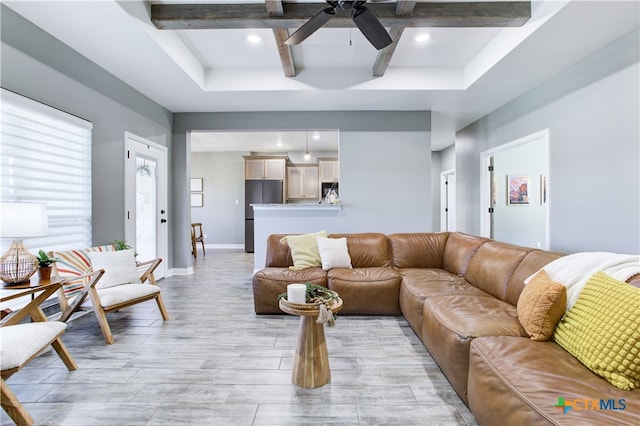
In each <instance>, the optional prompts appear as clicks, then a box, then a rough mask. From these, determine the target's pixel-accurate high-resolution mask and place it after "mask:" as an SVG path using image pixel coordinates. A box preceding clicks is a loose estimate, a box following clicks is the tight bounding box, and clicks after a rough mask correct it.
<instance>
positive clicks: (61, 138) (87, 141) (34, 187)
mask: <svg viewBox="0 0 640 426" xmlns="http://www.w3.org/2000/svg"><path fill="white" fill-rule="evenodd" d="M1 101H2V102H1V106H0V114H1V120H0V124H1V126H2V127H1V129H0V137H1V139H0V179H1V184H0V198H1V200H2V201H25V202H40V203H46V204H47V206H48V212H49V235H48V236H46V237H42V238H30V239H25V241H24V244H25V246H26V247H27V248H29V249H30V250H31V251H32V252H34V251H37V250H38V249H44V250H45V251H46V250H51V249H70V248H78V247H90V246H91V242H92V238H91V129H92V127H93V125H92V124H91V122H88V121H86V120H83V119H81V118H78V117H76V116H73V115H70V114H67V113H65V112H62V111H60V110H57V109H55V108H51V107H49V106H47V105H44V104H41V103H39V102H35V101H33V100H31V99H28V98H25V97H23V96H20V95H17V94H16V93H13V92H11V91H8V90H5V89H2V99H1ZM1 244H2V245H1V247H0V250H1V252H4V251H6V249H7V248H8V247H9V245H10V244H11V241H6V239H3V241H2V243H1Z"/></svg>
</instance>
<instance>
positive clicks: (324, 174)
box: [318, 158, 340, 182]
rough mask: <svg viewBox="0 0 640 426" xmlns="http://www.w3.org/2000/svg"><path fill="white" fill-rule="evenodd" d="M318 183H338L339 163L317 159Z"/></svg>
mask: <svg viewBox="0 0 640 426" xmlns="http://www.w3.org/2000/svg"><path fill="white" fill-rule="evenodd" d="M318 175H319V179H320V182H338V181H339V180H340V162H339V161H338V160H336V159H322V158H318Z"/></svg>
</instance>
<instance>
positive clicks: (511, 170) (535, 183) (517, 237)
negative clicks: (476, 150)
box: [480, 129, 550, 250]
mask: <svg viewBox="0 0 640 426" xmlns="http://www.w3.org/2000/svg"><path fill="white" fill-rule="evenodd" d="M481 161H482V165H481V176H480V179H481V186H480V187H481V194H480V208H481V210H480V212H481V222H480V223H481V235H482V236H484V237H488V238H492V239H495V240H498V241H503V242H508V243H512V244H517V245H521V246H525V247H536V248H541V249H545V250H548V249H549V246H550V242H549V201H550V198H549V196H550V191H549V182H550V176H549V130H548V129H545V130H542V131H540V132H536V133H534V134H531V135H529V136H525V137H523V138H520V139H517V140H514V141H512V142H509V143H507V144H504V145H501V146H499V147H496V148H494V149H491V150H488V151H484V152H483V153H482V154H481ZM516 192H517V193H516Z"/></svg>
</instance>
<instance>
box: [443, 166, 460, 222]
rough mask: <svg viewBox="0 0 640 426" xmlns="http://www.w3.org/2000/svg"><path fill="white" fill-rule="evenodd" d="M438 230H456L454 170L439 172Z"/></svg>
mask: <svg viewBox="0 0 640 426" xmlns="http://www.w3.org/2000/svg"><path fill="white" fill-rule="evenodd" d="M440 208H441V211H440V230H441V231H448V232H455V231H456V171H455V170H453V169H452V170H447V171H444V172H442V173H440Z"/></svg>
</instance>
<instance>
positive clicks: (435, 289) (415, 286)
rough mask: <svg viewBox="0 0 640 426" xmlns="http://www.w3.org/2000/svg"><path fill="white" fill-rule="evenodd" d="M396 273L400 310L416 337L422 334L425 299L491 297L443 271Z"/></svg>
mask: <svg viewBox="0 0 640 426" xmlns="http://www.w3.org/2000/svg"><path fill="white" fill-rule="evenodd" d="M398 271H399V272H400V275H402V286H401V287H400V309H401V311H402V315H404V317H405V319H406V320H407V322H408V323H409V325H410V326H411V328H412V329H413V331H415V333H416V334H417V335H418V337H420V336H421V333H422V305H423V303H424V300H425V299H426V298H427V297H432V296H438V295H453V294H468V295H476V296H488V297H491V295H490V294H488V293H485V292H484V291H482V290H480V289H479V288H476V287H474V286H472V285H471V284H469V283H468V282H467V281H465V279H464V278H462V277H459V276H457V275H454V274H452V273H451V272H447V271H445V270H444V269H426V268H425V269H422V268H406V269H398Z"/></svg>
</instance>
